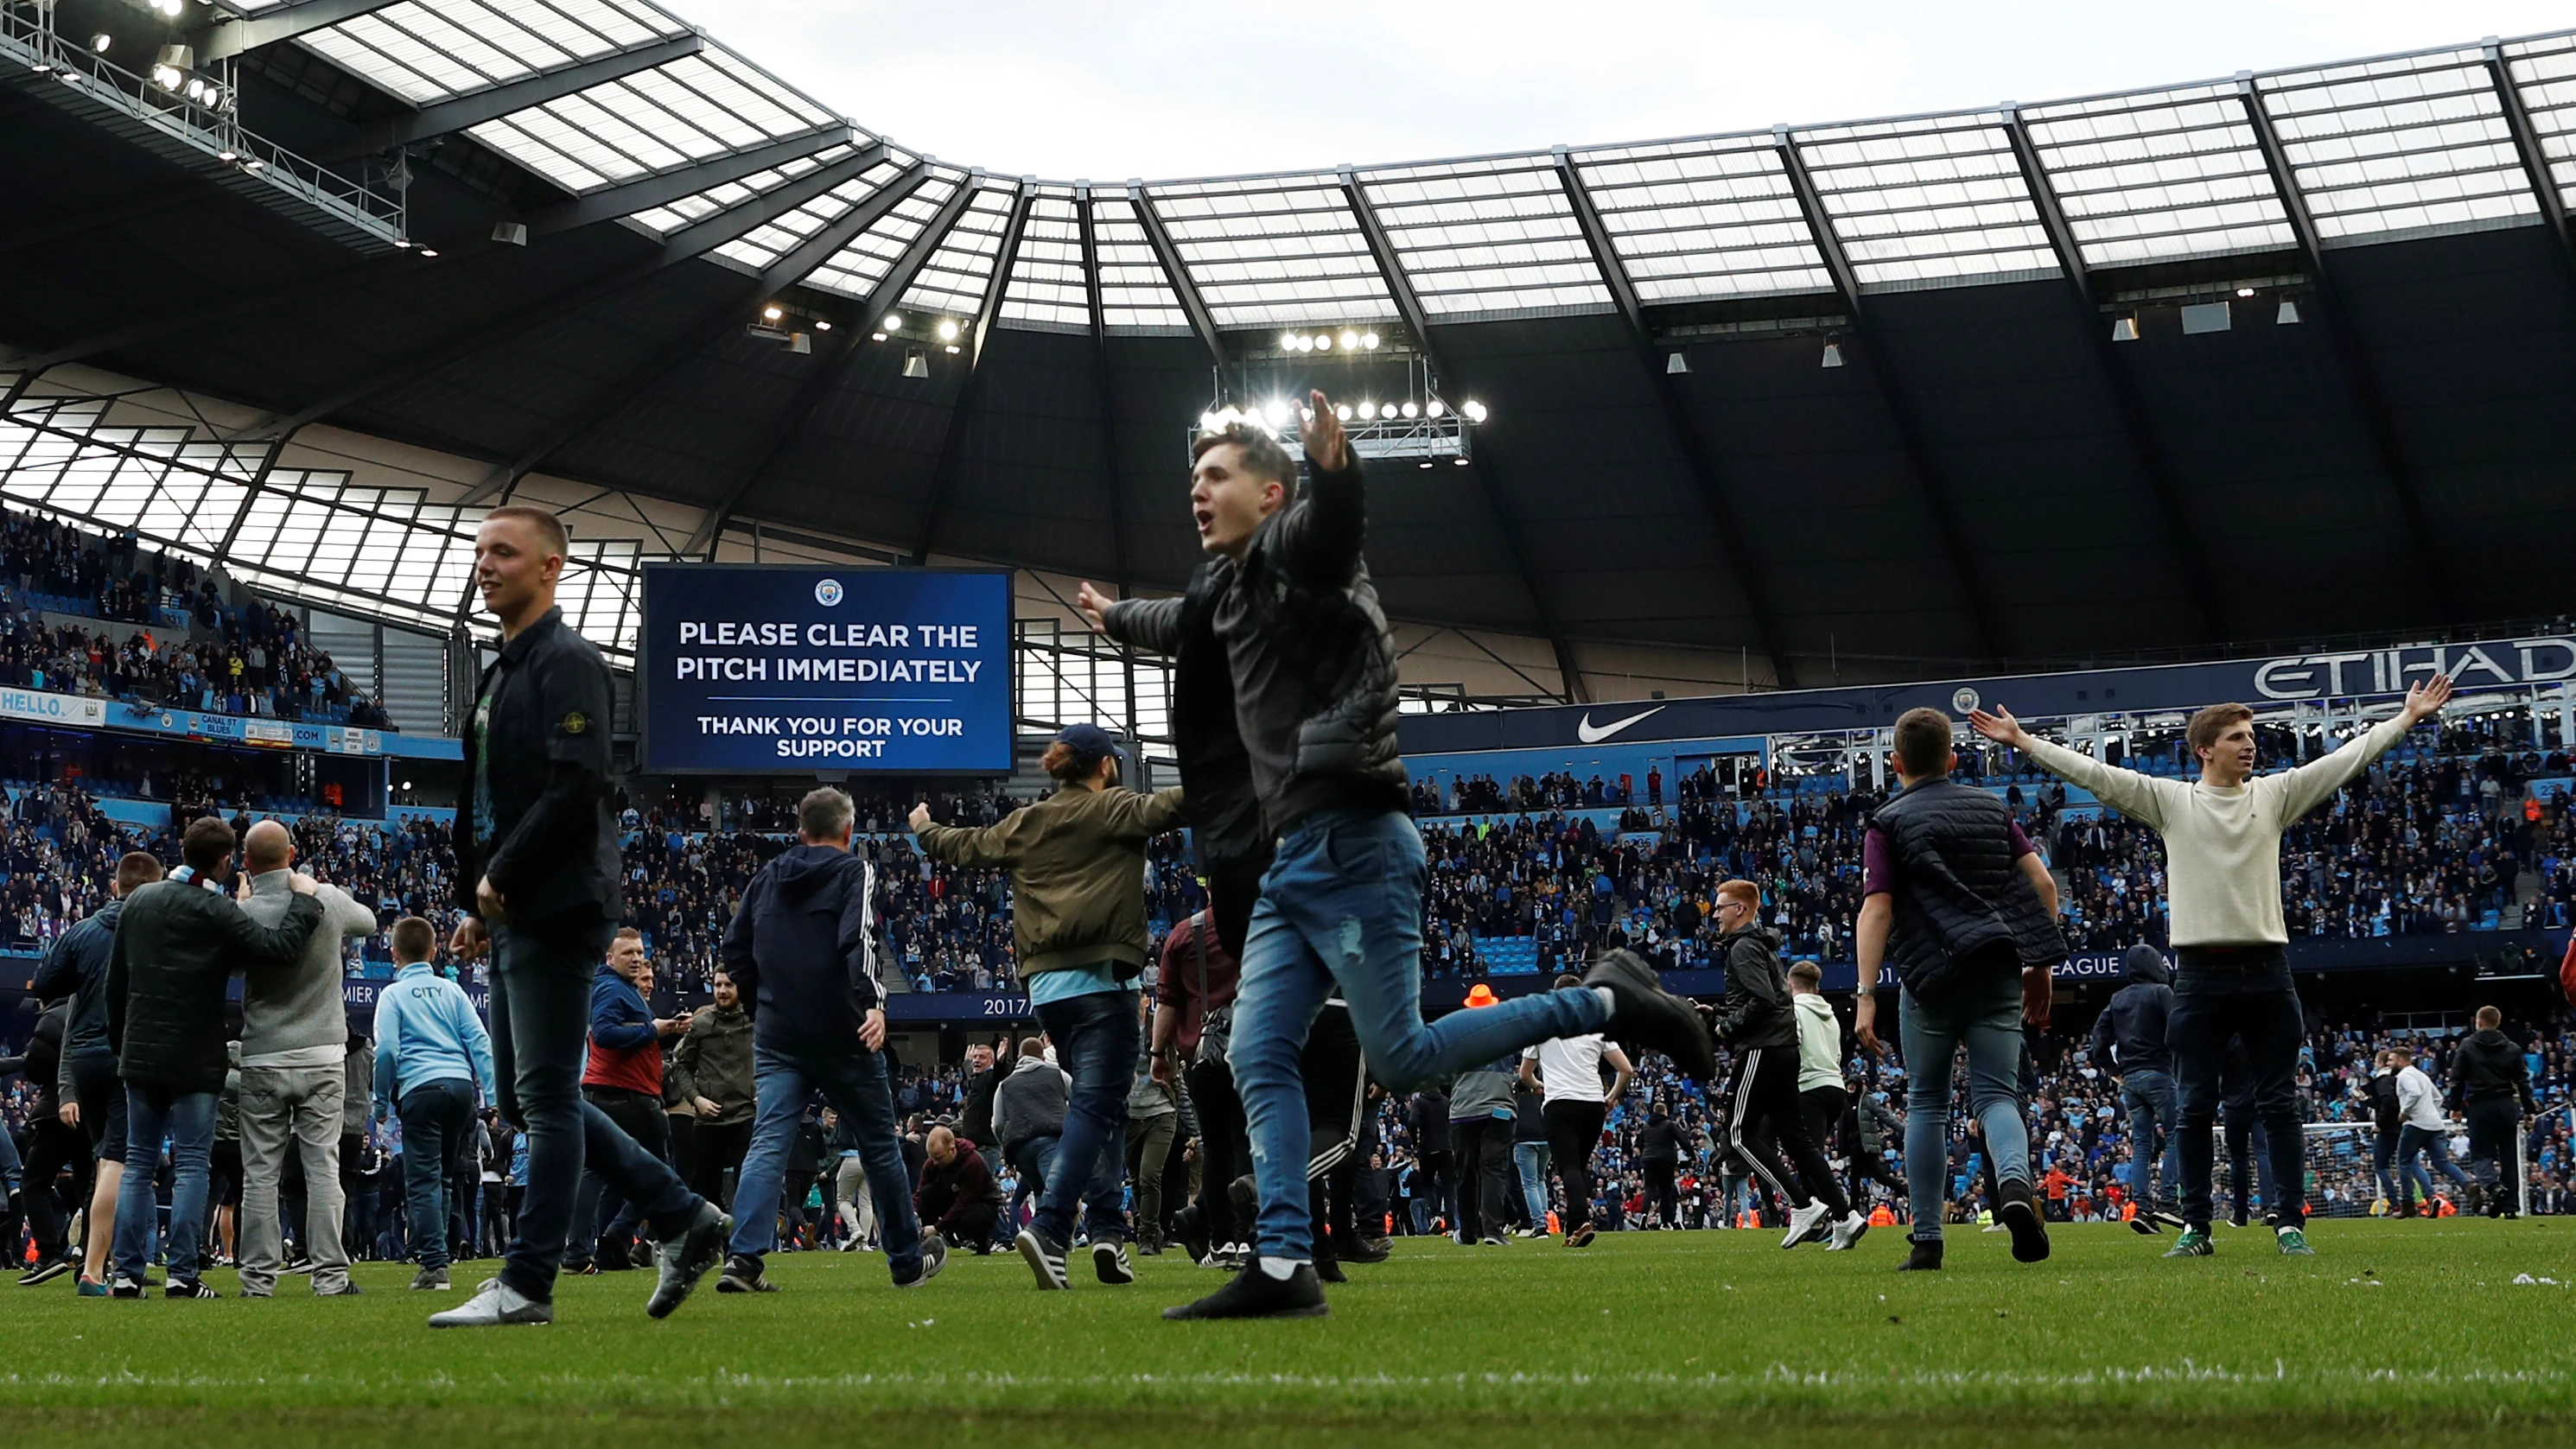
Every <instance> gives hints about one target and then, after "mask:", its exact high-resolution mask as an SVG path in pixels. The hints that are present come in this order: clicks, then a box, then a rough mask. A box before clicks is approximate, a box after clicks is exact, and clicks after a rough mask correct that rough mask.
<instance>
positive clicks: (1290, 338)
mask: <svg viewBox="0 0 2576 1449" xmlns="http://www.w3.org/2000/svg"><path fill="white" fill-rule="evenodd" d="M1279 350H1280V351H1282V352H1294V351H1296V350H1297V334H1296V333H1294V332H1282V333H1280V334H1279Z"/></svg>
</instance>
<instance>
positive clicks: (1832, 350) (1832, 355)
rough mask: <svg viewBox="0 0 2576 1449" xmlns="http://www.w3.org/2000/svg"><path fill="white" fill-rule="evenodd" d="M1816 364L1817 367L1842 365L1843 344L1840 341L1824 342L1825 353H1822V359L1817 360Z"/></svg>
mask: <svg viewBox="0 0 2576 1449" xmlns="http://www.w3.org/2000/svg"><path fill="white" fill-rule="evenodd" d="M1816 365H1817V366H1819V367H1840V366H1842V365H1843V345H1842V344H1841V343H1839V342H1828V343H1826V344H1825V355H1824V359H1823V360H1822V361H1820V362H1818V363H1817V364H1816Z"/></svg>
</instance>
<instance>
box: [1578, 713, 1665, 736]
mask: <svg viewBox="0 0 2576 1449" xmlns="http://www.w3.org/2000/svg"><path fill="white" fill-rule="evenodd" d="M1663 711H1664V706H1662V705H1660V704H1659V705H1656V706H1655V707H1654V708H1653V709H1650V710H1647V711H1645V712H1644V713H1642V714H1632V715H1630V716H1628V717H1627V718H1626V719H1622V720H1612V721H1611V722H1610V723H1608V724H1606V725H1596V724H1594V723H1593V722H1592V714H1591V712H1590V711H1589V710H1587V711H1585V712H1584V715H1583V719H1582V721H1581V722H1580V723H1578V724H1576V725H1575V727H1574V737H1575V738H1576V739H1578V740H1581V741H1583V742H1584V743H1585V744H1587V745H1597V744H1599V743H1601V742H1602V741H1603V740H1606V739H1608V738H1610V737H1611V736H1612V735H1615V734H1617V733H1619V731H1621V730H1624V729H1626V728H1627V727H1628V726H1630V725H1632V724H1635V723H1636V722H1637V721H1639V720H1641V719H1644V718H1645V717H1646V716H1647V715H1652V714H1661V713H1663Z"/></svg>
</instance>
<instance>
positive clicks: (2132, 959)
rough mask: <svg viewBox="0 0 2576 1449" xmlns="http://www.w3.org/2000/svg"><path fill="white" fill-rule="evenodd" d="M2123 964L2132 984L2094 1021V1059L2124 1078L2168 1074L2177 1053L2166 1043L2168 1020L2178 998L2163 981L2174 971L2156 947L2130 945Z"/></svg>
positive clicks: (2119, 992)
mask: <svg viewBox="0 0 2576 1449" xmlns="http://www.w3.org/2000/svg"><path fill="white" fill-rule="evenodd" d="M2124 964H2125V966H2126V968H2127V971H2128V976H2129V984H2128V985H2126V986H2123V987H2121V988H2120V989H2119V990H2118V991H2117V992H2114V993H2113V994H2112V997H2111V1001H2110V1004H2109V1005H2107V1006H2105V1007H2103V1008H2102V1014H2101V1015H2100V1016H2098V1017H2095V1018H2094V1019H2093V1060H2094V1061H2095V1062H2096V1063H2098V1064H2100V1065H2101V1066H2103V1067H2106V1068H2109V1069H2110V1070H2111V1071H2114V1072H2117V1073H2120V1074H2122V1075H2126V1074H2128V1073H2130V1072H2170V1071H2172V1070H2173V1050H2172V1048H2170V1047H2168V1046H2167V1045H2166V1044H2165V1021H2166V1018H2168V1017H2170V1016H2171V1015H2172V1014H2173V1004H2174V994H2173V988H2172V987H2171V986H2168V985H2166V984H2165V983H2166V982H2168V981H2171V980H2172V979H2173V973H2172V972H2171V971H2169V970H2167V969H2166V967H2165V958H2164V953H2163V952H2161V951H2158V950H2157V949H2156V948H2155V947H2153V946H2146V945H2139V946H2131V947H2130V948H2129V955H2128V959H2127V961H2126V962H2125V963H2124Z"/></svg>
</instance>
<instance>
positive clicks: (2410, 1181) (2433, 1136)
mask: <svg viewBox="0 0 2576 1449" xmlns="http://www.w3.org/2000/svg"><path fill="white" fill-rule="evenodd" d="M2426 1153H2430V1154H2432V1157H2433V1167H2434V1170H2435V1171H2437V1172H2439V1173H2441V1174H2442V1176H2444V1177H2446V1178H2449V1179H2450V1180H2451V1181H2452V1182H2453V1183H2454V1184H2456V1185H2458V1186H2460V1187H2466V1186H2468V1185H2469V1175H2468V1174H2467V1173H2465V1172H2462V1171H2461V1170H2460V1165H2459V1164H2458V1163H2456V1162H2453V1161H2452V1160H2451V1133H2450V1129H2449V1128H2447V1127H2446V1128H2444V1129H2442V1130H2441V1131H2439V1132H2436V1131H2434V1130H2433V1129H2432V1128H2430V1127H2414V1126H2407V1127H2400V1128H2398V1129H2397V1182H2398V1194H2399V1196H2398V1208H2399V1210H2400V1211H2404V1210H2406V1209H2409V1208H2412V1207H2414V1206H2415V1185H2416V1184H2417V1183H2422V1184H2423V1185H2424V1201H2425V1202H2427V1203H2430V1202H2431V1201H2432V1200H2433V1179H2432V1178H2431V1177H2429V1176H2427V1175H2426V1174H2425V1171H2424V1154H2426ZM174 1200H175V1199H174ZM116 1220H117V1223H118V1224H119V1225H120V1226H122V1225H123V1224H124V1222H125V1207H124V1204H123V1203H121V1202H120V1203H119V1204H118V1205H117V1211H116Z"/></svg>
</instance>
